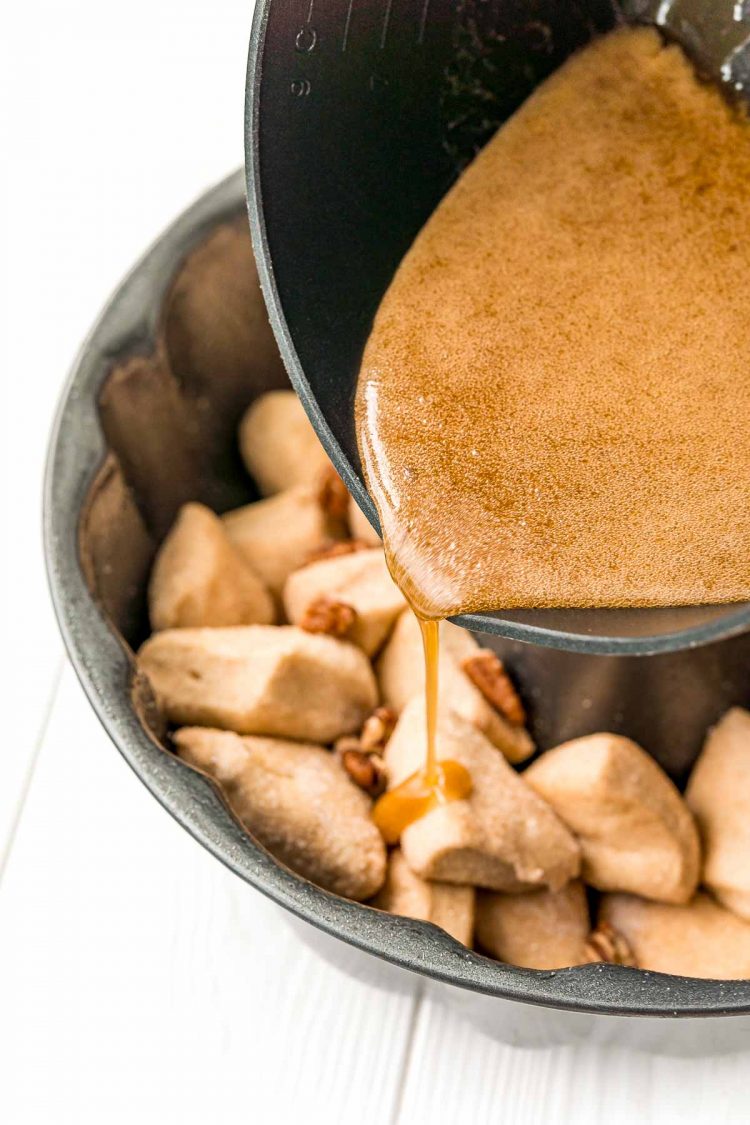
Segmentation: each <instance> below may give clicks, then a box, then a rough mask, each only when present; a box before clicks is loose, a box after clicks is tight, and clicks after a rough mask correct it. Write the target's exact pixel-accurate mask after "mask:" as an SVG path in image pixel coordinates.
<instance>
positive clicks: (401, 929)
mask: <svg viewBox="0 0 750 1125" xmlns="http://www.w3.org/2000/svg"><path fill="white" fill-rule="evenodd" d="M285 382H286V376H285V374H284V370H283V367H282V364H281V362H280V359H279V356H278V353H277V350H276V346H275V344H274V340H273V336H272V334H271V331H270V328H269V326H268V321H267V317H266V313H265V308H264V304H263V300H262V296H261V292H260V288H259V285H258V280H257V273H256V270H255V266H254V262H253V256H252V249H251V243H250V236H249V233H248V229H247V221H246V217H245V201H244V193H243V178H242V175H241V173H237V174H236V175H234V176H232V177H230V178H229V179H228V180H226V181H225V182H224V183H222V184H220V185H219V186H218V187H217V188H215V189H214V190H213V191H211V192H209V193H208V194H207V195H206V196H204V197H203V198H202V199H201V200H200V201H199V202H198V203H197V204H195V206H193V207H192V208H191V209H190V210H189V211H187V212H186V213H185V214H184V215H183V216H182V217H181V218H180V219H178V221H177V222H176V223H175V224H174V226H172V227H171V228H170V229H169V230H168V231H167V232H166V233H165V234H164V235H163V237H162V238H161V239H160V240H159V241H158V242H157V243H156V245H155V246H154V247H153V248H152V249H151V250H150V251H149V252H148V253H147V254H146V256H145V257H144V258H143V259H142V260H141V261H140V262H139V264H138V265H137V266H136V267H135V269H134V270H133V271H132V273H131V274H130V275H129V277H127V278H126V280H125V281H124V282H123V284H122V285H121V286H120V288H119V289H118V291H117V292H116V293H115V295H114V297H113V298H112V299H111V300H110V302H109V304H108V305H107V306H106V308H105V309H104V312H103V313H102V315H101V317H100V318H99V320H98V321H97V323H96V324H95V326H94V328H93V330H92V332H91V334H90V336H89V338H88V340H87V341H86V343H85V344H84V347H83V350H82V352H81V354H80V356H79V357H78V360H77V362H76V364H75V367H74V370H73V373H72V375H71V378H70V381H69V383H68V386H67V388H66V390H65V393H64V396H63V400H62V403H61V406H60V409H59V413H58V417H57V420H56V424H55V427H54V432H53V435H52V438H51V446H50V451H49V461H48V468H47V479H46V488H45V513H44V524H45V537H46V553H47V564H48V571H49V579H50V584H51V589H52V594H53V599H54V603H55V608H56V611H57V615H58V619H59V623H60V628H61V630H62V633H63V636H64V639H65V643H66V646H67V649H68V653H69V655H70V658H71V660H72V662H73V664H74V666H75V669H76V671H77V673H78V675H79V677H80V679H81V682H82V684H83V686H84V689H85V691H86V693H87V695H88V697H89V699H90V701H91V704H92V706H93V707H94V709H95V711H96V713H97V714H98V716H99V718H100V720H101V721H102V723H103V725H104V727H105V729H106V730H107V732H108V734H109V735H110V737H111V738H112V740H113V741H114V743H115V745H116V746H117V747H118V749H119V750H120V752H121V753H122V754H123V756H124V757H125V759H126V760H127V761H128V763H129V764H130V765H131V766H132V768H133V769H134V770H135V772H136V773H137V774H138V776H139V777H140V778H141V780H142V781H143V783H144V785H145V786H146V787H147V788H148V789H149V790H150V791H151V792H152V793H153V794H154V796H155V797H156V798H157V799H158V800H159V801H160V802H161V803H162V805H163V806H164V807H165V808H166V809H167V810H168V811H169V812H170V813H171V814H172V815H173V816H174V817H175V818H176V819H177V820H178V821H179V822H180V824H182V825H183V827H185V828H186V829H187V830H188V831H189V832H190V833H191V834H192V835H193V836H194V837H195V838H196V839H197V840H198V841H200V843H202V844H203V846H204V847H206V848H207V849H208V850H209V851H210V852H212V853H213V854H214V855H215V856H216V857H217V858H218V859H220V860H221V861H222V862H223V863H224V864H226V865H227V866H228V867H229V868H231V869H232V870H233V871H234V872H235V873H236V874H237V875H239V876H240V877H241V878H242V879H244V880H246V882H248V883H250V884H251V885H252V886H253V887H256V888H257V889H258V890H260V891H262V892H263V893H264V894H266V895H268V896H269V897H270V898H272V899H274V900H275V901H276V902H277V903H279V904H280V905H281V906H283V907H284V908H285V909H286V910H288V911H291V912H292V914H294V915H297V916H298V917H299V918H300V919H304V921H305V922H306V923H310V924H311V926H310V925H306V926H304V927H302V929H303V930H304V931H305V932H306V933H307V934H308V936H309V938H310V939H311V940H314V941H315V942H316V944H318V946H319V947H321V948H322V949H323V952H325V953H327V955H329V956H334V957H335V959H336V962H337V963H338V964H340V965H343V966H344V967H345V968H346V967H350V968H351V969H352V970H353V971H355V972H356V973H358V974H359V973H363V972H364V973H367V974H369V975H370V976H372V975H373V974H374V975H375V978H376V979H377V980H379V981H380V982H381V983H383V985H384V986H385V987H399V984H401V985H403V980H404V976H403V973H402V972H401V971H400V970H396V969H393V968H389V967H388V966H386V965H385V962H389V963H391V965H395V966H400V967H401V969H409V970H412V971H413V972H417V973H420V974H423V975H424V976H425V977H429V978H432V979H433V980H435V981H440V982H443V983H444V984H446V985H450V986H458V987H457V988H456V987H451V988H448V989H447V990H446V991H447V993H448V994H449V995H450V996H451V997H452V998H453V999H454V1001H457V1002H459V1004H460V1006H461V1008H462V1009H463V1010H464V1011H465V1012H466V1013H467V1014H468V1015H469V1016H470V1017H471V1018H473V1019H475V1020H477V1021H478V1022H480V1023H481V1024H482V1026H483V1027H484V1028H485V1029H486V1030H488V1031H491V1032H493V1033H494V1034H496V1035H498V1036H500V1037H503V1038H511V1039H512V1040H513V1041H514V1042H534V1043H538V1042H550V1041H558V1040H561V1039H564V1040H569V1039H571V1038H579V1037H591V1036H595V1037H598V1038H605V1039H607V1040H609V1039H611V1038H613V1037H614V1038H617V1039H618V1040H623V1039H627V1040H629V1041H631V1042H632V1043H633V1045H637V1046H639V1047H653V1048H654V1049H659V1050H669V1051H675V1050H678V1051H712V1052H715V1051H717V1050H719V1049H724V1050H726V1049H732V1048H733V1047H734V1045H735V1044H736V1043H738V1042H741V1039H742V1036H743V1034H744V1035H745V1036H747V1034H748V1029H750V981H729V982H727V981H723V982H722V981H700V980H692V979H682V978H677V977H669V976H664V975H660V974H654V973H647V972H641V971H636V970H630V969H625V968H621V967H618V966H611V965H591V966H584V967H580V968H574V969H566V970H563V971H558V972H534V971H529V970H523V969H516V968H512V967H510V966H506V965H503V964H500V963H498V962H495V961H492V960H489V959H487V958H485V957H482V956H480V955H478V954H476V953H472V952H470V951H468V950H466V949H465V948H463V947H462V946H460V945H458V944H457V943H456V942H454V941H453V940H452V939H451V938H449V937H448V936H447V935H446V934H445V933H444V932H443V931H441V930H439V929H437V928H435V927H434V926H431V925H428V924H425V923H420V922H413V921H408V920H405V919H400V918H394V917H391V916H390V915H387V914H384V913H381V912H380V911H376V910H373V909H371V908H369V907H367V906H361V905H358V904H356V903H353V902H349V901H345V900H343V899H340V898H337V897H336V896H333V895H331V894H327V893H326V892H325V891H322V890H320V889H318V888H317V887H315V886H313V885H311V884H310V883H308V882H306V881H305V880H303V879H301V878H298V877H297V876H296V875H294V874H293V873H292V872H290V871H289V870H287V869H286V868H285V867H283V866H282V865H281V864H279V863H277V862H276V861H275V860H274V859H273V858H272V857H271V856H270V855H269V854H268V853H267V852H266V851H265V850H264V849H263V848H262V847H260V846H259V845H258V844H256V843H255V842H254V841H253V840H252V839H251V838H250V837H248V836H247V835H246V833H245V832H244V831H242V830H241V828H240V827H239V825H238V824H237V823H236V821H235V820H234V819H233V817H232V816H231V814H230V813H229V812H228V811H227V809H226V807H225V805H224V804H223V802H222V800H221V799H220V797H219V795H218V793H217V791H216V790H215V788H214V787H213V785H212V784H211V782H209V781H208V780H207V779H205V778H204V777H203V776H201V775H200V774H198V773H196V772H194V771H193V770H191V769H190V768H189V767H187V766H185V765H184V764H183V763H182V762H180V761H179V760H178V759H177V758H176V757H174V756H173V755H172V754H171V753H170V752H169V751H168V749H166V747H165V743H164V741H163V737H164V724H163V722H162V719H161V717H160V715H159V713H158V709H157V708H156V706H155V704H154V700H153V697H152V695H151V692H150V690H149V685H148V683H146V682H144V681H143V679H141V678H140V677H139V676H138V674H137V672H136V670H135V667H134V663H133V651H134V649H135V648H137V646H138V644H139V643H140V642H141V641H142V640H143V638H144V637H145V635H146V630H147V623H146V609H145V591H146V580H147V575H148V571H149V566H150V564H151V560H152V558H153V556H154V552H155V550H156V547H157V544H158V543H159V541H160V539H161V538H162V537H163V535H164V533H165V531H166V530H167V528H168V527H169V525H170V522H171V520H172V518H173V516H174V514H175V512H176V510H177V508H178V506H179V505H180V504H181V503H182V502H183V501H186V500H190V499H197V500H202V501H204V502H206V503H207V504H210V505H212V506H214V507H216V508H217V509H219V510H222V509H226V508H228V507H231V506H233V505H236V504H238V503H242V502H243V501H246V500H248V499H251V498H252V487H251V485H250V483H249V481H248V479H247V477H246V475H245V474H244V471H243V470H242V467H241V465H240V462H239V459H238V457H237V455H236V453H235V430H236V424H237V420H238V418H239V416H240V414H241V412H242V410H243V409H244V408H245V407H246V406H247V404H248V403H249V402H250V401H251V400H252V399H253V398H254V397H255V396H257V395H258V394H260V393H262V392H263V391H266V390H268V389H269V388H271V387H278V386H283V385H285ZM556 656H557V657H558V658H560V659H564V658H565V656H566V654H562V653H557V654H556ZM570 659H576V657H575V655H570ZM592 686H593V685H589V688H590V689H591V688H592ZM550 699H551V709H550V711H549V713H547V712H546V711H545V704H544V701H543V698H541V699H537V700H536V703H535V701H534V699H533V698H532V700H531V702H532V708H533V709H534V710H535V712H536V733H537V736H538V737H540V738H541V741H542V743H543V744H547V743H548V741H549V739H550V738H554V737H555V736H556V735H557V733H558V732H559V729H560V723H559V721H558V718H557V717H556V716H555V715H554V714H553V713H552V712H553V711H554V710H555V708H557V709H558V710H560V711H561V710H562V704H561V701H560V699H559V698H556V697H554V696H552V695H551V696H550ZM545 721H546V723H547V727H546V729H547V735H546V736H545V734H544V730H545ZM577 733H580V731H578V732H577ZM102 799H105V798H104V795H102ZM312 927H317V930H318V931H320V932H319V933H317V934H316V932H315V931H314V930H313V929H312ZM329 935H332V936H333V938H335V939H341V940H340V941H333V940H332V939H331V937H330V936H329ZM341 941H343V942H347V943H349V945H350V946H352V947H356V949H351V950H350V951H349V952H348V953H347V951H346V950H345V949H344V948H343V947H342V946H341ZM332 946H333V947H334V948H333V949H332V948H331V947H332ZM357 950H360V951H365V953H366V956H363V955H362V954H361V953H358V952H357ZM461 990H468V991H466V992H465V991H461ZM471 993H474V994H484V995H482V996H480V995H471ZM509 1001H510V1003H509ZM515 1001H522V1002H523V1003H520V1004H519V1003H515ZM534 1006H542V1007H543V1008H546V1009H547V1010H546V1011H541V1010H539V1008H538V1007H534ZM550 1009H558V1011H551V1010H550ZM586 1013H597V1014H607V1015H609V1016H610V1017H613V1018H610V1019H605V1020H602V1019H601V1018H598V1017H597V1016H596V1015H590V1014H586ZM743 1013H744V1018H743ZM729 1015H733V1016H735V1018H734V1019H727V1020H722V1021H718V1022H717V1021H716V1020H709V1021H706V1020H705V1019H699V1018H696V1017H707V1016H714V1017H716V1016H729ZM622 1016H649V1017H653V1016H662V1017H664V1016H680V1017H688V1018H686V1019H684V1020H683V1021H682V1022H675V1021H667V1022H666V1023H665V1022H664V1021H663V1020H654V1019H645V1020H644V1019H635V1020H634V1019H622V1018H615V1017H622ZM690 1017H693V1018H690Z"/></svg>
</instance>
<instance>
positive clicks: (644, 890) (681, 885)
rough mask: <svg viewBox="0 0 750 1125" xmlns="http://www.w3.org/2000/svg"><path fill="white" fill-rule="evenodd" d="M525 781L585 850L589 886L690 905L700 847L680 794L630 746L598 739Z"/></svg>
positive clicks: (532, 769)
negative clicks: (688, 902) (553, 811)
mask: <svg viewBox="0 0 750 1125" xmlns="http://www.w3.org/2000/svg"><path fill="white" fill-rule="evenodd" d="M523 776H524V779H525V781H526V782H527V783H528V784H529V785H530V786H531V787H532V788H533V789H534V790H536V792H537V793H538V794H539V795H540V797H543V798H544V800H545V801H547V802H549V804H550V805H551V806H552V808H553V809H554V810H555V812H556V813H557V814H558V816H559V817H560V819H561V820H562V821H563V822H564V823H565V824H566V825H567V826H568V828H569V829H570V831H571V832H573V833H574V834H575V835H576V836H577V837H578V839H579V840H580V843H581V853H582V857H583V866H582V877H583V880H584V882H586V883H589V884H590V885H591V886H592V887H597V888H598V889H599V890H601V891H630V892H632V893H633V894H640V895H643V897H644V898H651V899H656V900H657V901H659V902H674V903H682V902H687V901H688V900H689V899H690V898H692V896H693V894H694V892H695V887H696V884H697V882H698V873H699V865H700V845H699V842H698V833H697V831H696V827H695V823H694V821H693V817H692V815H691V813H690V811H689V809H688V807H687V805H686V804H685V802H684V800H683V799H682V797H681V795H680V793H679V791H678V790H677V788H676V787H675V786H674V785H673V783H672V782H671V781H670V779H669V778H668V777H667V775H666V774H665V773H664V772H663V770H661V769H660V768H659V766H658V765H657V764H656V762H655V761H654V760H653V758H651V757H649V755H648V754H647V753H646V752H645V750H642V749H641V748H640V746H638V745H637V744H636V743H635V742H631V740H630V739H629V738H622V737H620V736H619V735H615V734H591V735H588V736H587V737H585V738H576V739H573V741H571V742H565V743H563V745H562V746H557V747H556V748H555V749H554V750H548V751H547V753H546V754H542V756H541V758H539V759H537V761H535V762H534V763H533V764H532V765H530V766H529V768H528V769H527V770H526V771H525V772H524V775H523Z"/></svg>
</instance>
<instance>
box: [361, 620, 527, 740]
mask: <svg viewBox="0 0 750 1125" xmlns="http://www.w3.org/2000/svg"><path fill="white" fill-rule="evenodd" d="M477 652H479V645H478V644H477V642H476V641H475V640H474V638H473V637H472V635H471V633H469V632H468V631H467V630H466V629H462V628H461V627H460V626H459V625H452V624H451V622H450V621H443V622H441V623H440V656H439V673H438V675H439V680H440V698H441V700H443V701H444V703H446V704H448V705H449V706H450V709H451V710H452V711H454V712H455V713H456V714H457V715H460V716H461V717H462V718H464V719H466V720H467V722H469V723H472V724H473V725H474V726H475V727H476V728H477V729H478V730H480V731H481V732H482V733H483V734H484V735H485V736H486V737H487V738H488V739H489V740H490V742H491V743H492V744H493V746H496V747H497V748H498V750H502V752H503V754H504V755H505V757H506V758H507V759H508V761H510V762H522V761H523V760H524V759H525V758H528V757H529V755H530V754H533V752H534V743H533V740H532V738H531V735H530V734H529V732H528V731H527V730H525V728H524V727H521V726H516V725H514V724H512V723H509V722H508V720H507V719H506V718H504V716H503V715H501V714H500V712H499V711H497V710H496V708H495V707H493V706H492V704H491V703H489V702H488V701H487V700H486V699H485V697H484V696H483V695H482V693H481V691H480V690H479V688H477V687H475V685H474V684H473V683H472V682H471V680H470V679H469V677H468V676H467V675H466V673H465V672H464V671H463V669H462V668H461V661H462V660H465V659H466V658H468V657H471V656H474V655H476V653H477ZM377 673H378V680H379V682H380V691H381V693H382V696H383V702H384V703H386V704H387V705H388V706H389V707H392V708H393V709H394V711H399V712H400V711H402V710H403V708H404V707H405V706H406V704H407V703H408V702H409V700H410V699H413V698H414V697H415V696H420V697H421V696H422V695H423V694H424V655H423V652H422V637H421V635H420V631H419V624H418V622H417V619H416V617H415V616H414V614H413V613H412V612H411V610H407V611H406V612H405V613H403V614H402V615H401V617H399V619H398V621H397V622H396V626H395V628H394V630H393V633H392V634H391V638H390V640H389V642H388V644H387V645H386V647H385V648H384V649H383V652H382V654H381V656H380V659H379V660H378V664H377Z"/></svg>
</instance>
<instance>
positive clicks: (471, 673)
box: [461, 648, 526, 727]
mask: <svg viewBox="0 0 750 1125" xmlns="http://www.w3.org/2000/svg"><path fill="white" fill-rule="evenodd" d="M461 667H462V668H463V670H464V672H465V673H466V675H467V676H468V677H469V679H470V680H471V682H472V683H473V684H474V686H475V687H477V688H479V690H480V691H481V693H482V695H483V696H484V698H485V699H486V700H487V702H488V703H491V704H492V706H493V707H495V708H496V709H497V710H498V711H499V712H500V713H501V715H504V716H505V718H506V719H507V720H508V722H509V723H512V724H513V725H514V726H517V727H522V726H524V724H525V723H526V712H525V710H524V706H523V703H522V702H521V699H520V696H519V694H518V692H517V691H516V689H515V687H514V685H513V681H512V680H511V678H510V676H509V675H508V673H507V672H506V671H505V666H504V664H503V662H502V660H501V659H500V657H499V656H498V655H497V654H496V653H494V652H493V651H492V650H491V649H489V648H480V649H479V651H478V652H476V653H474V655H473V656H467V657H466V659H465V660H462V662H461Z"/></svg>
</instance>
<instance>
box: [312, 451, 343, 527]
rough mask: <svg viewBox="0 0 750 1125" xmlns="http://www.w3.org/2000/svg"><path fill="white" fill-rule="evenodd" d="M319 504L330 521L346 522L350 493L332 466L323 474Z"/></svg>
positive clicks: (319, 491)
mask: <svg viewBox="0 0 750 1125" xmlns="http://www.w3.org/2000/svg"><path fill="white" fill-rule="evenodd" d="M318 503H319V504H320V506H321V508H322V509H323V511H324V512H325V514H326V515H327V516H328V517H329V519H331V520H334V521H336V522H341V523H344V522H345V521H346V517H347V513H348V511H349V493H348V492H347V489H346V485H345V484H344V482H343V481H342V479H341V477H340V476H339V474H338V473H337V472H336V470H335V469H334V467H333V466H332V465H330V466H329V467H328V468H327V469H325V470H324V471H323V473H322V474H321V478H320V487H319V489H318Z"/></svg>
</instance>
